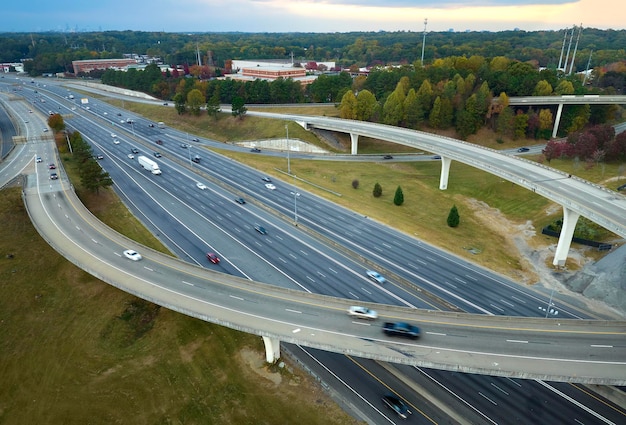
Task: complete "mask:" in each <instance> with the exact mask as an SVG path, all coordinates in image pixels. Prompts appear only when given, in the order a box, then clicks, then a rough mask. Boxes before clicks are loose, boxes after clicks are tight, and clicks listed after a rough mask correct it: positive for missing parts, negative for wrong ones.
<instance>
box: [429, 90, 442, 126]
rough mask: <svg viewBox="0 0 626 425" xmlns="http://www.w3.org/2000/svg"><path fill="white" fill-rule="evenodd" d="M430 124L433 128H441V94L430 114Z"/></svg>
mask: <svg viewBox="0 0 626 425" xmlns="http://www.w3.org/2000/svg"><path fill="white" fill-rule="evenodd" d="M428 124H429V125H430V126H431V127H432V128H441V96H437V98H436V99H435V102H434V103H433V108H432V109H431V110H430V115H429V116H428Z"/></svg>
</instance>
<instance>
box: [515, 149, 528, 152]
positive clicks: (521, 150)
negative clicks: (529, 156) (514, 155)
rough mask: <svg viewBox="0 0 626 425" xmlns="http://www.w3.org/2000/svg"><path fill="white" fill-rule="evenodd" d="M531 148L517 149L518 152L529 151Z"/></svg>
mask: <svg viewBox="0 0 626 425" xmlns="http://www.w3.org/2000/svg"><path fill="white" fill-rule="evenodd" d="M529 150H530V149H528V148H519V149H518V150H517V151H518V152H528V151H529Z"/></svg>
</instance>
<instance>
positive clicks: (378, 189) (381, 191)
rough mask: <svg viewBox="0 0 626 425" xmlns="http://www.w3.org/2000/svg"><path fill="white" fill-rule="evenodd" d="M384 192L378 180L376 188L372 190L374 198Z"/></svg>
mask: <svg viewBox="0 0 626 425" xmlns="http://www.w3.org/2000/svg"><path fill="white" fill-rule="evenodd" d="M382 194H383V188H382V186H381V185H380V184H379V183H378V182H376V184H375V185H374V190H373V191H372V195H374V198H380V197H381V196H382Z"/></svg>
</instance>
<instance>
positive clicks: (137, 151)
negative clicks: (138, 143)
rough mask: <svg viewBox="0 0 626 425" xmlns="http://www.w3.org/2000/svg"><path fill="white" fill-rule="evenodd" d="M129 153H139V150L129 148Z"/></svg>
mask: <svg viewBox="0 0 626 425" xmlns="http://www.w3.org/2000/svg"><path fill="white" fill-rule="evenodd" d="M130 152H131V153H139V149H137V148H131V149H130Z"/></svg>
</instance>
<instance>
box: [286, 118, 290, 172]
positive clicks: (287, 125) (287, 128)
mask: <svg viewBox="0 0 626 425" xmlns="http://www.w3.org/2000/svg"><path fill="white" fill-rule="evenodd" d="M285 131H287V174H291V146H289V124H285Z"/></svg>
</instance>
